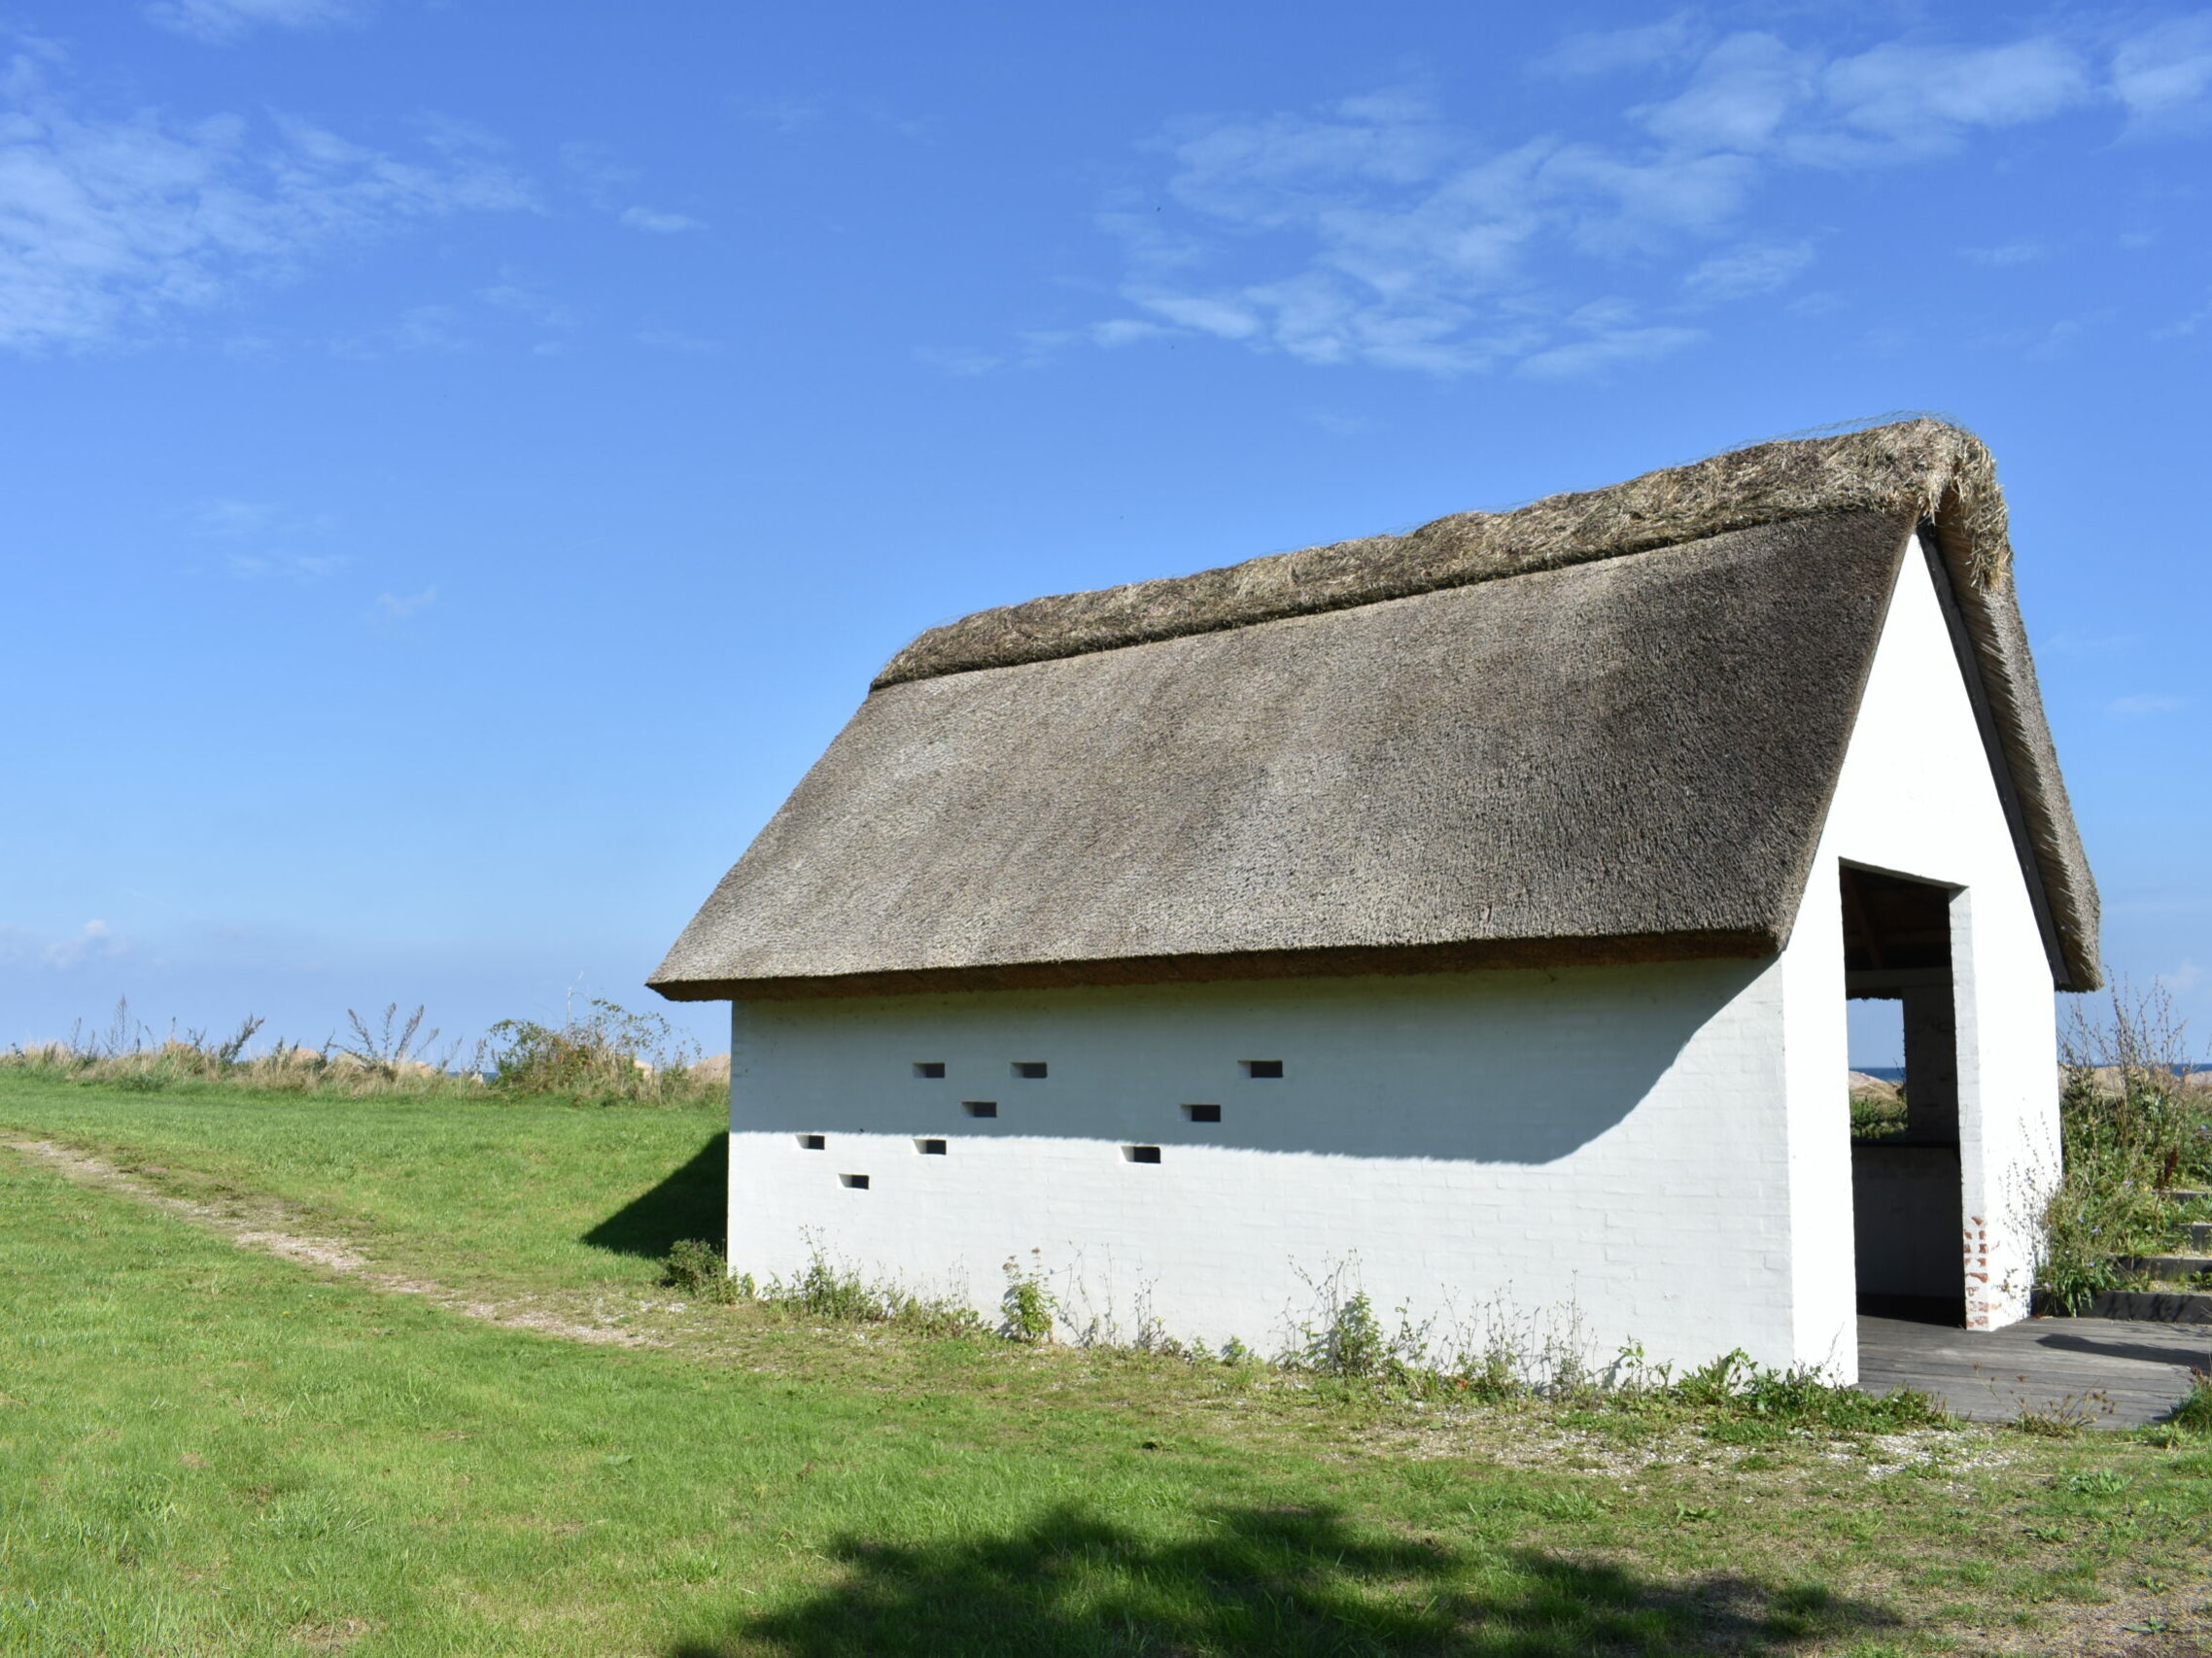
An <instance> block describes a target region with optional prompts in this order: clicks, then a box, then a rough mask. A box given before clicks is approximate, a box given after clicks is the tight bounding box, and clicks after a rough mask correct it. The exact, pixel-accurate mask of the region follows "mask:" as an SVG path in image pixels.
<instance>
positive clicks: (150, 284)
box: [0, 55, 532, 351]
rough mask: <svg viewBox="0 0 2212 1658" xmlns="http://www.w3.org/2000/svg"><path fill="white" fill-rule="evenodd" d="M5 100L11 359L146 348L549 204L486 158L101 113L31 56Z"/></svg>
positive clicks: (1, 319)
mask: <svg viewBox="0 0 2212 1658" xmlns="http://www.w3.org/2000/svg"><path fill="white" fill-rule="evenodd" d="M0 94H5V96H6V97H7V99H8V101H9V102H10V103H11V104H12V105H13V106H14V107H13V111H12V113H11V114H10V116H9V117H8V119H7V120H6V121H5V122H4V123H0V347H8V348H13V349H15V350H18V351H22V350H40V349H52V348H63V349H70V348H76V349H84V348H87V347H98V346H105V345H110V344H113V343H116V342H118V341H121V340H124V339H128V338H132V337H137V336H143V335H144V334H146V333H148V332H149V331H150V330H153V329H156V328H158V327H160V326H161V325H162V324H164V323H165V322H167V321H169V320H170V319H172V318H174V317H175V316H176V315H177V314H179V313H182V312H186V311H190V310H192V309H197V308H205V307H208V306H213V305H217V304H220V303H222V302H224V301H226V300H229V299H232V298H234V297H235V296H236V295H237V294H240V293H241V292H242V291H244V290H246V289H248V288H251V287H253V286H255V285H259V284H265V283H270V282H278V281H283V280H286V279H289V278H294V277H296V276H297V275H298V274H299V273H300V272H301V271H302V270H303V269H304V268H305V267H306V266H307V265H308V263H309V262H310V261H311V260H312V259H315V258H316V257H317V256H318V255H321V254H323V253H326V252H328V251H329V250H330V249H332V248H334V247H336V246H340V245H343V244H346V243H352V242H359V241H362V240H365V239H368V238H372V237H376V236H381V235H387V234H390V233H392V232H394V231H396V230H397V229H398V228H400V227H402V226H404V225H408V224H410V223H414V222H417V221H421V220H425V219H431V218H436V217H440V216H444V215H449V214H455V213H463V212H509V211H513V210H515V209H518V208H525V207H528V206H530V205H532V193H531V190H530V187H529V185H528V184H527V183H526V182H525V181H524V180H523V179H521V178H520V177H519V176H517V175H516V174H514V173H513V172H511V171H509V170H508V169H506V168H504V167H501V166H499V165H496V164H494V163H492V162H489V161H487V160H485V159H484V158H482V157H480V156H465V157H454V156H445V157H441V158H440V159H438V160H436V161H432V162H413V161H404V160H400V159H397V158H396V157H394V156H392V155H385V154H382V153H380V152H378V151H374V150H370V149H366V148H363V147H362V146H360V145H357V144H354V143H351V142H349V141H348V140H346V139H344V138H341V137H339V136H338V135H337V134H335V133H333V132H330V131H328V130H327V129H325V128H322V127H318V126H314V125H312V124H309V123H307V122H305V121H297V120H294V119H291V118H284V117H278V118H272V119H271V120H270V121H267V122H266V123H264V124H259V125H257V124H254V123H249V122H247V121H243V120H241V119H239V118H237V117H234V116H216V117H212V118H209V119H206V120H201V121H190V122H183V121H172V120H170V119H168V118H167V117H165V116H163V115H161V114H160V113H158V112H140V113H137V114H133V115H130V116H127V117H112V116H101V115H93V114H86V113H83V112H81V111H80V110H79V109H77V108H76V107H74V105H73V104H72V102H71V100H70V99H69V98H68V97H66V96H65V95H64V94H63V93H61V92H59V91H57V90H55V89H54V88H53V87H52V86H51V85H50V84H49V82H48V78H47V76H46V74H45V73H44V72H43V71H42V68H41V66H40V65H39V64H37V63H36V62H34V61H33V60H32V59H31V58H30V57H29V56H27V55H17V57H16V58H15V59H14V60H13V62H12V63H10V64H9V65H8V67H7V69H6V70H5V72H4V73H0Z"/></svg>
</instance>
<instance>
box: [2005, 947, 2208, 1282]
mask: <svg viewBox="0 0 2212 1658" xmlns="http://www.w3.org/2000/svg"><path fill="white" fill-rule="evenodd" d="M2186 1053H2187V1045H2186V1041H2185V1032H2184V1027H2183V1026H2182V1024H2181V1022H2180V1021H2179V1020H2177V1019H2175V1018H2174V1016H2173V1009H2172V1004H2171V1002H2170V1000H2169V999H2168V998H2167V996H2166V993H2165V992H2164V991H2163V990H2162V989H2158V988H2153V989H2151V990H2148V991H2136V990H2134V989H2133V988H2131V987H2130V986H2128V985H2126V984H2119V985H2115V986H2114V987H2113V989H2112V992H2111V999H2110V1002H2109V1005H2108V1006H2107V1007H2106V1008H2105V1009H2104V1010H2103V1012H2102V1013H2101V1014H2100V1015H2099V1016H2098V1017H2097V1018H2096V1019H2091V1018H2089V1017H2087V1016H2085V1015H2084V1013H2083V1012H2082V1010H2081V1009H2080V1008H2079V1007H2077V1008H2076V1009H2074V1011H2073V1013H2072V1014H2071V1016H2070V1018H2069V1019H2068V1023H2067V1027H2066V1034H2065V1042H2064V1045H2063V1050H2062V1060H2063V1064H2062V1070H2061V1086H2060V1090H2059V1098H2058V1122H2059V1134H2060V1144H2061V1149H2062V1152H2063V1155H2064V1163H2065V1172H2064V1175H2063V1176H2062V1178H2061V1179H2060V1181H2059V1184H2058V1188H2057V1190H2056V1192H2053V1194H2052V1196H2051V1199H2050V1201H2049V1203H2048V1204H2047V1205H2046V1206H2045V1209H2044V1213H2043V1261H2042V1264H2041V1266H2040V1268H2039V1269H2038V1272H2037V1275H2036V1288H2037V1290H2038V1291H2039V1292H2040V1293H2041V1295H2040V1298H2041V1300H2042V1301H2043V1303H2044V1304H2045V1305H2046V1306H2047V1307H2049V1308H2050V1309H2051V1310H2052V1311H2055V1312H2064V1313H2083V1312H2087V1311H2088V1310H2089V1308H2090V1306H2091V1303H2092V1302H2094V1301H2095V1299H2096V1297H2097V1296H2098V1295H2100V1294H2102V1293H2103V1292H2105V1291H2107V1290H2117V1289H2123V1288H2126V1286H2127V1285H2128V1284H2129V1283H2130V1282H2132V1279H2131V1277H2130V1274H2129V1273H2128V1271H2127V1269H2126V1268H2125V1267H2124V1266H2123V1265H2122V1264H2121V1263H2122V1261H2124V1260H2125V1259H2126V1257H2129V1256H2139V1255H2156V1254H2160V1253H2163V1252H2165V1251H2167V1250H2170V1249H2171V1248H2172V1247H2173V1243H2174V1219H2173V1210H2172V1207H2171V1205H2170V1204H2169V1202H2168V1201H2167V1199H2166V1198H2165V1196H2164V1195H2163V1192H2164V1189H2165V1188H2167V1187H2170V1186H2177V1185H2178V1186H2201V1185H2206V1184H2212V1123H2207V1121H2206V1119H2207V1116H2208V1114H2212V1094H2208V1093H2206V1092H2205V1091H2204V1090H2202V1089H2197V1088H2189V1087H2187V1086H2186V1078H2187V1076H2188V1065H2187V1061H2186V1058H2185V1057H2184V1055H2185V1054H2186Z"/></svg>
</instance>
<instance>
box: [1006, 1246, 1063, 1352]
mask: <svg viewBox="0 0 2212 1658" xmlns="http://www.w3.org/2000/svg"><path fill="white" fill-rule="evenodd" d="M998 1310H999V1312H1000V1314H1001V1315H1002V1322H1001V1323H1000V1326H999V1333H1000V1334H1002V1335H1004V1336H1006V1337H1007V1338H1008V1339H1009V1340H1012V1341H1025V1342H1027V1343H1029V1345H1031V1346H1032V1347H1034V1346H1036V1345H1038V1344H1039V1343H1041V1342H1046V1341H1050V1340H1052V1338H1053V1319H1054V1315H1055V1314H1056V1313H1057V1312H1058V1311H1059V1305H1058V1303H1057V1302H1056V1301H1054V1298H1053V1293H1052V1291H1051V1290H1049V1289H1047V1288H1046V1287H1045V1273H1044V1265H1043V1262H1042V1261H1041V1260H1040V1259H1039V1258H1038V1257H1037V1255H1036V1252H1035V1251H1032V1252H1031V1259H1030V1264H1029V1267H1028V1269H1027V1270H1026V1271H1024V1270H1023V1269H1022V1266H1021V1262H1020V1259H1019V1258H1017V1257H1013V1256H1009V1257H1008V1258H1007V1261H1006V1293H1005V1294H1004V1295H1000V1296H999V1298H998Z"/></svg>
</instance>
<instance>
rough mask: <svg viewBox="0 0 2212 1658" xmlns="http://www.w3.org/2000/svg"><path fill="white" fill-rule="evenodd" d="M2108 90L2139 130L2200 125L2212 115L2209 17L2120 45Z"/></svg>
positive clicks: (2162, 25)
mask: <svg viewBox="0 0 2212 1658" xmlns="http://www.w3.org/2000/svg"><path fill="white" fill-rule="evenodd" d="M2112 90H2113V94H2114V95H2115V96H2116V97H2118V98H2119V99H2120V101H2121V102H2122V103H2124V104H2126V106H2127V110H2128V113H2129V114H2130V115H2132V116H2133V117H2134V118H2135V121H2134V123H2135V126H2136V128H2137V129H2138V130H2142V129H2146V128H2156V127H2159V126H2165V125H2190V126H2194V125H2201V124H2202V123H2203V122H2204V121H2205V120H2206V119H2207V116H2208V115H2212V12H2199V13H2198V14H2196V15H2195V17H2180V18H2176V19H2174V20H2172V21H2170V22H2165V23H2160V24H2158V25H2157V26H2156V27H2153V28H2150V29H2147V30H2145V31H2144V32H2143V33H2141V34H2139V35H2136V36H2134V37H2133V38H2132V39H2129V40H2126V41H2123V42H2122V43H2121V45H2120V47H2119V50H2118V51H2116V52H2114V53H2113V55H2112Z"/></svg>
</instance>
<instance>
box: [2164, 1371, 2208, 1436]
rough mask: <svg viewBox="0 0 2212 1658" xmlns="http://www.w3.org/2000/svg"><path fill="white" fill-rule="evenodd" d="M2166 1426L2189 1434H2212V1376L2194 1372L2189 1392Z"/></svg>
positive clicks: (2202, 1372) (2174, 1409)
mask: <svg viewBox="0 0 2212 1658" xmlns="http://www.w3.org/2000/svg"><path fill="white" fill-rule="evenodd" d="M2165 1426H2166V1427H2168V1428H2172V1429H2175V1430H2178V1431H2179V1432H2181V1433H2187V1434H2193V1435H2194V1434H2212V1375H2207V1374H2206V1373H2205V1372H2204V1371H2202V1370H2192V1371H2191V1372H2190V1375H2189V1392H2188V1393H2187V1394H2186V1395H2184V1396H2183V1398H2182V1401H2181V1402H2180V1403H2179V1404H2177V1405H2175V1406H2174V1408H2173V1413H2172V1414H2171V1415H2169V1416H2168V1417H2167V1418H2166V1420H2165Z"/></svg>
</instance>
